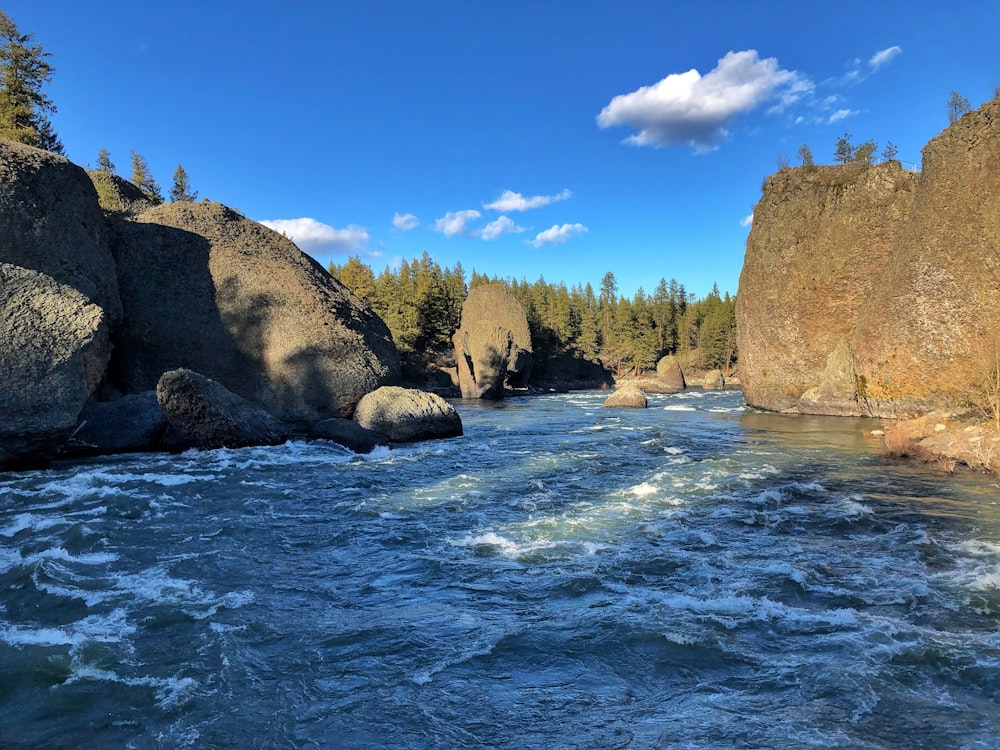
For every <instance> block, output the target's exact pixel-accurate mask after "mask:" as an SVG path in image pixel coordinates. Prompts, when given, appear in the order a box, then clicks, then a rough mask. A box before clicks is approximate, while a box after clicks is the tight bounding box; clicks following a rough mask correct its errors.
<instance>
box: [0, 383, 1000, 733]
mask: <svg viewBox="0 0 1000 750" xmlns="http://www.w3.org/2000/svg"><path fill="white" fill-rule="evenodd" d="M606 395H607V394H606V393H601V392H580V393H571V394H562V395H546V396H535V397H528V398H514V399H510V400H508V401H506V402H503V403H499V404H478V403H473V402H462V401H459V402H456V407H457V408H458V410H459V413H460V414H461V416H462V418H463V421H464V424H465V436H464V437H461V438H457V439H453V440H447V441H436V442H427V443H420V444H415V445H409V446H404V447H399V448H396V449H394V450H391V451H390V450H386V449H379V451H377V452H376V453H374V454H372V455H368V456H358V455H354V454H351V453H350V452H348V451H346V450H344V449H341V448H340V447H338V446H336V445H333V444H331V443H325V442H317V443H311V444H304V443H289V444H286V445H283V446H278V447H274V448H250V449H242V450H219V451H209V452H204V453H198V452H190V453H185V454H182V455H177V456H168V455H137V456H127V457H115V458H110V459H102V460H95V461H87V462H73V463H65V464H60V465H57V466H56V467H54V468H51V469H49V470H46V471H36V472H27V473H21V474H0V747H4V748H35V747H44V748H118V747H121V748H184V747H191V748H214V747H240V748H512V749H513V748H518V749H520V748H588V749H589V748H996V747H1000V488H998V485H997V480H996V479H995V478H988V477H985V476H982V475H977V474H973V473H971V472H966V473H961V472H960V473H958V474H956V475H954V476H946V475H943V474H938V473H935V472H934V471H933V469H931V468H928V467H924V466H920V465H915V464H910V463H903V462H893V461H890V460H888V459H885V458H882V457H881V456H880V455H879V454H878V446H877V444H875V443H874V442H873V441H872V440H870V439H866V438H865V437H864V436H863V434H862V431H863V429H865V428H866V427H867V428H871V427H872V426H874V425H873V424H872V423H865V422H863V421H860V420H851V419H837V418H821V417H815V418H814V417H802V416H798V417H792V416H781V415H774V414H764V413H760V412H756V411H754V410H751V409H748V408H746V407H745V406H744V404H743V399H742V394H741V393H740V392H739V391H725V392H702V391H698V390H693V391H688V392H685V393H683V394H677V395H672V396H656V395H653V396H650V408H648V409H645V410H625V409H615V410H611V409H602V408H601V404H602V402H603V400H604V398H605V397H606Z"/></svg>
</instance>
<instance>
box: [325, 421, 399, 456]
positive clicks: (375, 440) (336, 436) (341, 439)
mask: <svg viewBox="0 0 1000 750" xmlns="http://www.w3.org/2000/svg"><path fill="white" fill-rule="evenodd" d="M309 436H310V437H311V438H318V439H320V440H329V441H331V442H334V443H337V445H342V446H344V447H345V448H347V449H349V450H352V451H354V452H355V453H371V452H372V451H373V450H375V449H376V448H377V447H378V446H380V445H386V444H387V443H388V442H389V438H388V437H386V436H385V435H383V434H382V433H381V432H375V431H374V430H367V429H365V428H364V427H362V426H361V425H359V424H358V423H357V422H355V421H353V420H350V419H344V418H343V417H331V418H330V419H324V420H323V421H322V422H317V423H316V424H314V425H313V426H312V428H311V429H310V430H309Z"/></svg>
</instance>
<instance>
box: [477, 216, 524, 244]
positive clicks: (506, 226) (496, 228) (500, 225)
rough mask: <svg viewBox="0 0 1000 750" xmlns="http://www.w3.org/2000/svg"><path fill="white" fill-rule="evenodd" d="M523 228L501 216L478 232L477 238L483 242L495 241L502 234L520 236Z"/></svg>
mask: <svg viewBox="0 0 1000 750" xmlns="http://www.w3.org/2000/svg"><path fill="white" fill-rule="evenodd" d="M524 231H525V228H524V227H521V226H518V225H517V224H515V223H514V222H513V221H512V220H511V219H509V218H508V217H506V216H501V217H500V218H499V219H497V220H496V221H491V222H490V223H489V224H487V225H486V226H485V227H483V231H482V232H480V234H479V236H480V237H482V238H483V239H484V240H495V239H496V238H497V237H499V236H500V235H502V234H520V233H521V232H524Z"/></svg>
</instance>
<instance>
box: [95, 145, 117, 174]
mask: <svg viewBox="0 0 1000 750" xmlns="http://www.w3.org/2000/svg"><path fill="white" fill-rule="evenodd" d="M97 169H98V170H99V171H101V172H104V173H105V174H108V175H112V174H115V165H114V164H113V163H112V162H111V154H110V152H109V151H108V150H107V149H106V148H102V149H101V150H100V151H98V152H97Z"/></svg>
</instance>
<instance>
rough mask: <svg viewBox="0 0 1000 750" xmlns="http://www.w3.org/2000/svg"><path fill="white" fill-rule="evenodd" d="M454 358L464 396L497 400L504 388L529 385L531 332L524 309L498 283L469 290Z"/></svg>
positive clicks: (457, 334)
mask: <svg viewBox="0 0 1000 750" xmlns="http://www.w3.org/2000/svg"><path fill="white" fill-rule="evenodd" d="M454 342H455V361H456V363H457V365H458V382H459V387H460V388H461V391H462V397H463V398H486V399H498V398H502V397H503V393H504V387H505V386H506V387H511V388H520V387H524V386H525V385H527V382H528V378H529V376H530V375H531V332H530V330H529V329H528V319H527V317H526V316H525V314H524V308H523V307H521V303H520V302H518V301H517V300H516V299H515V298H514V295H512V294H511V293H510V292H509V291H507V289H506V287H504V286H503V285H502V284H483V285H482V286H477V287H476V288H475V289H473V290H472V291H471V292H470V293H469V296H468V297H467V298H466V300H465V303H464V304H463V305H462V323H461V326H460V327H459V329H458V331H457V332H456V333H455V337H454Z"/></svg>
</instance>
